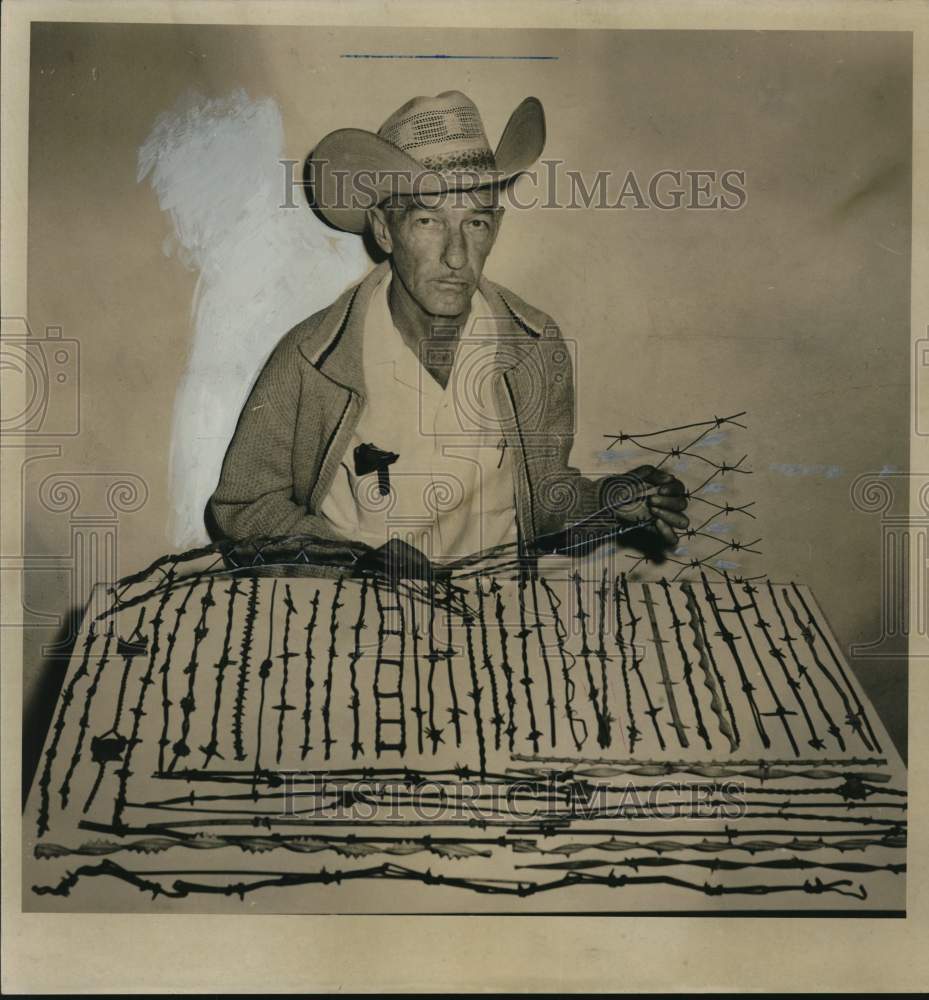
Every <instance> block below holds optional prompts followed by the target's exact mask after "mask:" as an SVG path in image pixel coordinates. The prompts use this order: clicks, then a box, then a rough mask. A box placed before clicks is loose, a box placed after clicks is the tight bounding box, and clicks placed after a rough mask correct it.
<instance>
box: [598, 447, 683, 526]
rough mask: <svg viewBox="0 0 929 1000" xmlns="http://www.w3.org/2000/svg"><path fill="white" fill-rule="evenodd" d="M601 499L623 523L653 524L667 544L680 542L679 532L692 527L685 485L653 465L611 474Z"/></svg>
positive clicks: (626, 524) (630, 524)
mask: <svg viewBox="0 0 929 1000" xmlns="http://www.w3.org/2000/svg"><path fill="white" fill-rule="evenodd" d="M600 498H601V502H602V504H603V506H604V507H605V508H608V509H609V511H610V512H611V514H612V516H613V517H614V518H615V519H616V521H617V522H618V523H619V524H620V525H622V526H632V525H642V526H645V525H651V526H652V527H653V528H654V529H655V531H656V532H657V533H658V534H659V535H660V536H661V538H662V540H663V541H664V542H665V543H666V544H667V545H677V541H678V535H677V532H678V531H686V530H687V528H688V527H689V526H690V521H689V519H688V518H687V515H686V514H685V513H684V511H685V510H686V508H687V490H686V489H685V488H684V484H683V483H682V482H681V481H680V480H679V479H678V478H677V477H675V476H672V475H671V473H670V472H665V470H664V469H657V468H655V466H653V465H640V466H639V467H638V468H637V469H632V470H631V471H630V472H626V473H623V474H622V475H619V476H610V477H609V478H608V479H607V480H606V481H605V482H604V483H603V486H602V487H601V491H600Z"/></svg>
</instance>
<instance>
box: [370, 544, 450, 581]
mask: <svg viewBox="0 0 929 1000" xmlns="http://www.w3.org/2000/svg"><path fill="white" fill-rule="evenodd" d="M356 568H357V570H358V571H359V572H361V573H376V574H378V575H379V576H384V577H386V578H387V580H388V581H389V582H390V583H391V584H396V583H398V582H399V581H400V580H427V581H440V580H444V579H446V578H447V577H448V575H449V572H448V570H446V569H445V568H444V567H442V566H437V565H436V564H434V563H432V562H430V561H429V559H428V558H427V557H426V556H425V555H424V554H423V553H422V552H420V551H419V549H417V548H416V547H415V546H413V545H410V544H409V543H408V542H404V541H403V540H402V539H400V538H391V540H390V541H389V542H387V543H386V544H384V545H381V546H380V547H379V548H376V549H370V550H369V551H368V552H366V553H365V554H364V555H363V556H362V557H361V558H360V559H359V560H358V562H357V564H356Z"/></svg>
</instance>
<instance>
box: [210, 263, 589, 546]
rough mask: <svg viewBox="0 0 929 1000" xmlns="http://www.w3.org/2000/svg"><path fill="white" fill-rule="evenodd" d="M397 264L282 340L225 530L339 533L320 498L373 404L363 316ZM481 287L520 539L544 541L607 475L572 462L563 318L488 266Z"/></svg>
mask: <svg viewBox="0 0 929 1000" xmlns="http://www.w3.org/2000/svg"><path fill="white" fill-rule="evenodd" d="M389 267H390V264H389V261H385V262H384V263H382V264H380V265H378V266H377V267H375V268H374V269H373V270H372V271H371V272H370V273H369V274H368V275H367V276H366V277H365V278H364V279H363V280H362V281H361V282H360V283H359V284H357V285H355V286H354V287H353V288H350V289H348V290H347V291H346V292H345V293H344V294H343V295H341V296H340V297H339V298H338V299H337V300H336V301H335V302H334V303H333V304H332V305H330V306H328V307H327V308H325V309H323V310H321V311H320V312H318V313H315V314H314V315H312V316H310V317H309V318H308V319H305V320H303V321H302V322H300V323H298V324H297V325H296V326H295V327H294V328H293V329H292V330H291V331H290V332H289V333H288V334H286V335H285V336H284V337H283V339H282V340H281V341H280V343H279V344H278V345H277V347H276V348H275V349H274V351H273V353H272V354H271V357H270V358H269V360H268V362H267V364H266V365H265V367H264V369H263V370H262V372H261V374H260V375H259V377H258V379H257V381H256V383H255V386H254V388H253V389H252V391H251V394H250V395H249V397H248V401H247V402H246V404H245V407H244V408H243V410H242V414H241V416H240V418H239V422H238V425H237V427H236V430H235V434H234V436H233V438H232V441H231V443H230V445H229V448H228V450H227V452H226V457H225V460H224V462H223V467H222V472H221V475H220V480H219V484H218V486H217V488H216V491H215V493H214V494H213V497H212V499H211V501H210V503H211V509H212V513H213V516H214V518H215V522H216V524H217V526H218V528H219V530H220V531H221V533H222V534H223V535H224V536H225V537H227V538H229V539H232V540H233V541H243V540H245V539H248V538H252V537H256V536H271V535H313V536H316V537H317V538H325V539H338V535H337V534H336V533H335V531H334V530H333V529H332V527H331V526H330V525H329V524H328V522H327V521H326V519H325V518H323V517H321V516H320V514H319V507H320V504H321V503H322V501H323V499H324V498H325V497H326V495H327V493H328V491H329V488H330V485H331V483H332V481H333V477H334V476H335V474H336V472H337V470H338V468H339V463H340V462H341V460H342V459H343V456H344V454H345V451H346V448H347V446H348V444H349V442H350V440H351V437H352V432H353V430H354V428H355V425H356V424H357V422H358V418H359V415H360V414H361V411H362V409H363V407H364V405H365V385H364V377H363V369H362V358H361V351H362V344H363V332H364V321H365V316H366V314H367V310H368V304H369V302H370V300H371V295H372V292H373V290H374V288H375V287H376V286H377V284H378V282H379V281H380V280H381V279H383V278H384V277H385V276H386V271H387V269H388V268H389ZM479 287H480V290H481V293H482V294H483V296H484V298H485V299H486V300H487V302H488V304H489V305H490V307H491V310H492V313H493V322H492V325H493V327H494V328H495V331H496V334H495V336H492V337H489V338H488V348H487V352H488V356H487V357H486V358H482V359H480V362H479V363H478V364H475V365H472V366H471V367H472V368H473V370H474V371H475V377H476V378H479V379H480V380H481V381H482V382H483V384H485V385H486V384H487V383H486V381H484V380H485V379H486V376H487V375H488V372H489V374H490V382H489V384H490V386H491V387H492V390H493V392H494V393H495V402H496V407H497V409H496V412H497V413H498V414H500V415H502V416H501V427H500V433H501V437H502V438H503V440H504V442H505V447H507V448H508V449H511V450H510V455H511V456H512V457H513V459H514V460H513V461H511V462H510V466H511V468H512V469H513V477H514V482H513V492H514V497H515V506H516V522H517V529H518V534H519V537H520V540H521V541H522V542H523V543H524V544H525V543H532V542H538V543H540V544H543V543H544V540H545V538H546V537H548V536H554V535H557V534H558V533H560V532H561V531H563V530H564V529H565V527H567V526H569V525H570V524H572V523H574V522H575V521H577V520H580V519H583V518H586V517H589V516H590V515H592V514H594V513H595V512H596V511H598V510H599V509H600V506H601V504H600V490H601V487H602V485H603V482H604V481H603V480H599V481H593V480H590V479H586V478H584V477H583V476H581V475H580V473H579V471H578V470H577V469H576V468H573V467H572V466H570V465H569V464H568V459H569V455H570V452H571V446H572V443H573V440H574V429H575V427H574V425H575V407H574V382H573V374H572V363H571V356H570V352H569V351H568V349H567V348H566V345H565V343H564V340H563V339H562V336H561V333H560V331H559V329H558V326H557V325H556V323H555V322H554V321H553V320H552V319H551V318H550V317H549V316H547V315H546V314H545V313H543V312H540V311H539V310H537V309H534V308H533V307H532V306H530V305H528V304H527V303H525V302H523V301H522V300H521V299H520V298H519V297H518V296H516V295H514V294H513V293H512V292H511V291H509V290H508V289H506V288H504V287H502V286H501V285H497V284H495V283H494V282H492V281H489V280H487V279H486V278H484V279H482V280H481V283H480V286H479ZM450 388H451V387H450ZM475 388H477V387H475ZM459 390H460V391H459ZM468 391H470V389H469V386H468V385H467V384H465V385H464V386H463V387H456V394H457V397H456V398H458V399H460V400H462V401H466V396H467V393H468Z"/></svg>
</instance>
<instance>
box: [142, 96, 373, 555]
mask: <svg viewBox="0 0 929 1000" xmlns="http://www.w3.org/2000/svg"><path fill="white" fill-rule="evenodd" d="M283 158H284V130H283V125H282V121H281V114H280V110H279V108H278V106H277V104H276V103H275V101H273V100H271V99H270V98H264V99H261V100H252V99H250V98H249V97H248V95H247V94H246V93H245V92H244V91H236V92H235V93H232V94H230V95H228V96H227V97H224V98H220V99H216V100H207V99H205V98H203V97H199V96H191V97H188V98H187V99H185V100H184V101H183V102H182V104H181V105H179V106H178V107H177V108H175V109H174V110H172V111H170V112H167V113H165V114H163V115H160V116H159V117H158V119H157V120H156V121H155V124H154V126H153V128H152V130H151V132H150V134H149V136H148V138H147V139H146V140H145V143H144V144H143V145H142V146H141V148H140V149H139V158H138V173H137V180H138V181H139V182H141V181H143V180H145V178H146V177H147V178H149V181H150V183H151V185H152V188H153V189H154V191H155V194H156V196H157V198H158V203H159V205H160V206H161V209H162V210H163V211H164V212H167V213H168V214H169V216H170V218H171V222H172V227H173V232H172V234H171V235H170V236H169V237H168V238H167V239H166V241H165V246H164V250H165V254H166V255H169V256H170V255H171V254H174V255H176V256H177V257H178V258H179V259H180V260H181V261H182V262H183V263H184V265H185V266H187V267H189V268H191V269H195V270H197V271H199V275H200V276H199V279H198V281H197V287H196V291H195V293H194V300H193V303H192V306H191V325H192V337H191V347H190V353H189V355H188V358H187V364H186V366H185V369H184V374H183V376H182V378H181V381H180V384H179V385H178V389H177V395H176V397H175V404H174V419H173V426H172V432H171V464H170V469H171V471H170V475H171V492H170V496H171V498H172V501H173V519H172V523H171V524H170V525H169V528H168V534H169V537H170V540H171V543H172V544H173V545H175V546H190V545H197V544H200V543H202V542H204V541H206V540H207V533H206V527H205V524H204V518H203V514H204V508H205V507H206V504H207V501H208V500H209V498H210V495H211V494H212V493H213V490H214V489H215V487H216V483H217V480H218V478H219V473H220V468H221V466H222V460H223V456H224V455H225V452H226V447H227V445H228V443H229V439H230V438H231V436H232V432H233V431H234V429H235V425H236V421H237V419H238V416H239V412H240V410H241V408H242V405H243V404H244V402H245V399H246V397H247V395H248V391H249V389H250V388H251V386H252V384H253V383H254V381H255V378H256V377H257V375H258V372H259V371H260V369H261V367H262V365H263V364H264V362H265V360H266V359H267V357H268V355H269V354H270V352H271V350H272V348H273V347H274V345H275V344H276V343H277V342H278V340H280V338H281V337H282V336H283V335H284V334H285V333H286V332H287V331H288V330H289V329H290V328H291V327H293V326H294V325H295V324H296V323H298V322H299V321H300V320H301V319H303V318H304V317H306V316H309V315H311V314H312V313H314V312H316V311H317V310H319V309H322V308H324V307H325V306H327V305H329V303H330V302H332V301H333V300H334V299H335V298H336V297H337V296H338V295H339V293H340V292H342V291H343V290H344V289H345V288H346V287H347V286H348V285H350V284H352V283H353V282H354V281H357V280H358V279H359V278H360V277H361V276H362V275H363V274H364V272H365V270H366V269H367V267H368V264H369V262H368V258H367V255H366V253H365V251H364V248H363V246H362V243H361V240H360V239H359V238H358V237H357V236H352V235H349V234H343V233H339V232H338V231H337V230H333V229H329V228H328V227H327V226H326V225H325V224H324V223H323V222H321V221H320V220H319V219H318V218H317V217H316V216H315V215H314V214H313V213H312V212H311V211H310V209H309V208H308V207H307V206H306V203H305V201H302V202H301V201H298V198H302V195H301V193H300V192H299V191H297V192H296V193H295V194H296V197H295V198H294V199H293V200H294V201H297V207H296V208H282V207H281V205H282V202H283V201H284V183H285V174H284V169H283V167H282V166H281V164H280V160H281V159H283Z"/></svg>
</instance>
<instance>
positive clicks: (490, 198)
mask: <svg viewBox="0 0 929 1000" xmlns="http://www.w3.org/2000/svg"><path fill="white" fill-rule="evenodd" d="M384 207H385V208H387V209H389V210H391V211H399V212H409V211H413V210H414V209H426V210H427V211H441V210H442V209H448V210H459V211H472V212H474V211H477V212H494V211H497V210H499V207H500V197H499V191H498V188H497V187H496V186H494V185H488V186H487V187H481V188H471V189H470V190H466V191H439V192H435V193H425V192H424V193H420V194H394V195H392V196H391V197H390V198H388V199H387V201H385V202H384Z"/></svg>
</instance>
